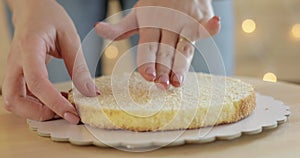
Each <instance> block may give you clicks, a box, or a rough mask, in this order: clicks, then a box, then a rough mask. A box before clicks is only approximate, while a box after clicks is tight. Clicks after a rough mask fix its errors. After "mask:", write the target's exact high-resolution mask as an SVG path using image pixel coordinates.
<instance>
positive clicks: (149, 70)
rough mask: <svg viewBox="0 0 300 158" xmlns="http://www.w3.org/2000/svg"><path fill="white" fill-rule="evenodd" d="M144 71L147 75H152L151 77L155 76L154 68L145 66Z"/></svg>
mask: <svg viewBox="0 0 300 158" xmlns="http://www.w3.org/2000/svg"><path fill="white" fill-rule="evenodd" d="M145 72H146V74H147V75H148V76H149V77H153V78H155V77H156V72H155V70H154V68H152V67H147V68H146V70H145Z"/></svg>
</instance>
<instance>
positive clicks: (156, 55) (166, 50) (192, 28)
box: [95, 0, 220, 89]
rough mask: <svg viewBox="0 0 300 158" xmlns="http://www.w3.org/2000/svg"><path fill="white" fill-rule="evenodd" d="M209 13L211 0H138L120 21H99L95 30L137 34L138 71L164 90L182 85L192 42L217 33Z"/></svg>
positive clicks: (112, 35) (116, 37) (119, 35)
mask: <svg viewBox="0 0 300 158" xmlns="http://www.w3.org/2000/svg"><path fill="white" fill-rule="evenodd" d="M141 7H143V8H141ZM213 15H214V13H213V9H212V5H211V0H139V1H138V2H137V3H136V5H135V7H134V8H133V9H132V11H131V12H130V13H129V14H128V15H127V16H126V17H124V18H123V19H122V21H121V22H120V23H118V24H108V23H105V22H100V23H97V25H96V26H95V30H96V32H97V34H98V35H100V36H102V37H104V38H108V39H112V40H121V39H124V38H129V37H130V36H132V35H134V34H136V33H139V35H140V39H139V45H138V52H137V65H138V66H139V68H138V71H139V72H140V74H141V75H142V76H143V77H144V78H145V79H146V80H148V81H155V82H156V83H159V84H158V85H160V86H159V87H162V88H163V89H168V88H169V86H170V84H172V85H173V86H175V87H179V86H181V85H182V83H183V81H184V76H185V74H186V73H187V72H188V70H189V67H190V64H191V61H192V58H193V54H194V47H193V44H192V41H196V40H198V39H201V38H207V37H209V36H212V35H215V34H217V33H218V32H219V30H220V19H219V17H217V16H214V17H213Z"/></svg>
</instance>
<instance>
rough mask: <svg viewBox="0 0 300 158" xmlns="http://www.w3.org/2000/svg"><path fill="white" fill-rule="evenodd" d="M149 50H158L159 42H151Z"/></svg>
mask: <svg viewBox="0 0 300 158" xmlns="http://www.w3.org/2000/svg"><path fill="white" fill-rule="evenodd" d="M147 51H148V52H156V51H157V44H156V43H154V42H151V43H149V44H148V46H147Z"/></svg>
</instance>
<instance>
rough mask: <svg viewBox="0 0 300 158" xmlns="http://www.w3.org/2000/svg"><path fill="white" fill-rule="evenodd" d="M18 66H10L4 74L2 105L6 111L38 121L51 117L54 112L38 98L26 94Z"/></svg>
mask: <svg viewBox="0 0 300 158" xmlns="http://www.w3.org/2000/svg"><path fill="white" fill-rule="evenodd" d="M16 67H18V66H11V67H9V68H10V71H9V72H8V73H7V74H6V77H5V80H4V83H3V99H4V107H5V109H7V110H8V111H11V112H13V113H14V114H16V115H18V116H21V117H23V118H29V119H33V120H38V121H44V120H49V119H52V118H53V117H54V116H55V113H54V112H53V111H52V110H51V109H49V108H48V107H47V106H45V105H43V104H42V103H41V102H40V101H39V100H38V99H36V98H34V97H31V96H26V92H25V91H26V86H25V80H24V78H23V76H22V69H21V68H20V67H18V68H16Z"/></svg>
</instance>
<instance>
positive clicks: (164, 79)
mask: <svg viewBox="0 0 300 158" xmlns="http://www.w3.org/2000/svg"><path fill="white" fill-rule="evenodd" d="M154 82H155V84H156V86H157V87H158V88H159V89H161V90H167V89H169V88H170V79H169V76H168V75H166V74H163V75H160V76H159V77H157V78H156V79H155V80H154Z"/></svg>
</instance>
